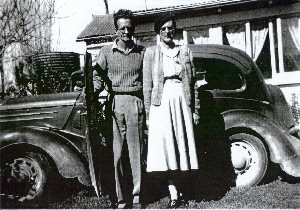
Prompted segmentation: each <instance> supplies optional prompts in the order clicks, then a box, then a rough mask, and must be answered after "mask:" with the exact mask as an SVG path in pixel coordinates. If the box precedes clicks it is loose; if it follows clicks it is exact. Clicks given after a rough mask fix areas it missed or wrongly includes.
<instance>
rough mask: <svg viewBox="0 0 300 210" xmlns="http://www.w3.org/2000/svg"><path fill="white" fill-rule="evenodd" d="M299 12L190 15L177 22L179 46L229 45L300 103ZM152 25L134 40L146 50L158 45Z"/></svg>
mask: <svg viewBox="0 0 300 210" xmlns="http://www.w3.org/2000/svg"><path fill="white" fill-rule="evenodd" d="M299 11H300V3H294V4H282V5H277V6H267V7H261V8H252V9H245V8H242V7H241V8H239V7H235V8H234V9H231V10H230V9H229V10H223V9H222V8H220V9H218V10H216V11H215V12H212V13H208V12H207V13H203V12H199V15H197V14H196V15H195V13H194V15H191V14H189V12H188V11H187V12H186V14H185V15H181V16H178V18H177V28H178V29H179V30H178V31H177V37H176V41H177V43H178V44H222V45H230V46H233V47H236V48H239V49H241V50H243V51H245V52H246V53H247V54H248V55H249V56H250V57H252V58H253V59H254V60H255V61H256V63H257V65H258V67H259V68H260V69H261V71H262V73H263V75H264V77H265V81H266V83H268V84H273V85H278V86H279V87H280V88H281V89H282V90H283V92H284V94H285V96H286V98H287V100H288V102H291V98H292V94H296V95H297V96H298V98H299V99H300V79H299V78H300V13H299ZM149 20H151V19H149ZM153 25H154V24H153V20H151V22H143V23H141V24H139V25H137V27H136V33H135V40H136V42H137V43H138V44H141V45H144V46H146V47H147V46H150V45H154V44H157V43H158V42H159V39H157V37H156V34H155V33H154V29H153ZM290 25H292V27H293V28H292V27H290ZM291 29H292V30H294V32H293V34H291V32H290V31H291ZM101 45H102V44H99V45H98V46H97V47H95V46H93V51H94V52H95V53H96V52H97V50H99V49H100V48H101ZM89 48H90V46H88V49H89ZM91 50H92V49H91Z"/></svg>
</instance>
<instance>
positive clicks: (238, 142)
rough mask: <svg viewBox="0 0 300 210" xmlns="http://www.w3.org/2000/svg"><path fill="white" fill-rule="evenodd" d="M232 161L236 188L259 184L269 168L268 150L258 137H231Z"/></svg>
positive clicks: (235, 135)
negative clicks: (235, 176)
mask: <svg viewBox="0 0 300 210" xmlns="http://www.w3.org/2000/svg"><path fill="white" fill-rule="evenodd" d="M230 140H231V161H232V165H233V167H234V170H235V173H236V175H237V178H236V187H250V186H255V185H257V184H259V183H260V182H261V181H262V180H263V178H264V176H265V174H266V172H267V168H268V164H269V160H268V153H267V150H266V148H265V146H264V144H263V143H262V141H261V140H260V139H259V138H257V137H256V136H253V135H250V134H246V133H237V134H233V135H231V136H230Z"/></svg>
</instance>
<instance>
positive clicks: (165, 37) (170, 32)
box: [160, 20, 175, 44]
mask: <svg viewBox="0 0 300 210" xmlns="http://www.w3.org/2000/svg"><path fill="white" fill-rule="evenodd" d="M174 34H175V26H174V25H173V22H172V20H170V21H168V22H166V23H165V24H164V25H163V26H162V27H161V28H160V38H161V40H162V41H163V42H164V43H166V44H168V43H170V42H173V38H174Z"/></svg>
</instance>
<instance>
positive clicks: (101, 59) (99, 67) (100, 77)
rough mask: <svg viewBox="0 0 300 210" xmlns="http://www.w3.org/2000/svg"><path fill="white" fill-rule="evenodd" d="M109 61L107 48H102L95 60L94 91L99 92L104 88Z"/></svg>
mask: <svg viewBox="0 0 300 210" xmlns="http://www.w3.org/2000/svg"><path fill="white" fill-rule="evenodd" d="M106 71H107V60H106V51H105V47H103V48H101V49H100V51H99V54H98V55H97V56H96V58H95V59H94V60H93V83H94V89H95V91H96V90H99V89H101V88H102V86H103V81H105V80H106V75H107V72H106Z"/></svg>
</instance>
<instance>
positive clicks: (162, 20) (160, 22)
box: [154, 13, 176, 34]
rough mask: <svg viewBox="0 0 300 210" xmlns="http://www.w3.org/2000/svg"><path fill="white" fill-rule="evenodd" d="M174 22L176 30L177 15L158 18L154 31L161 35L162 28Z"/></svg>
mask: <svg viewBox="0 0 300 210" xmlns="http://www.w3.org/2000/svg"><path fill="white" fill-rule="evenodd" d="M170 20H171V21H172V22H173V26H174V28H175V29H176V21H175V15H173V14H171V13H170V14H167V15H161V16H160V17H158V18H157V19H156V21H155V23H154V31H155V32H156V33H157V34H159V33H160V28H161V27H162V26H163V25H164V24H165V23H166V22H168V21H170Z"/></svg>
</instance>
